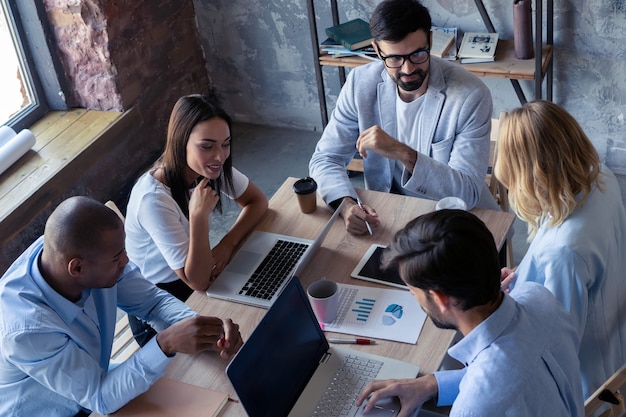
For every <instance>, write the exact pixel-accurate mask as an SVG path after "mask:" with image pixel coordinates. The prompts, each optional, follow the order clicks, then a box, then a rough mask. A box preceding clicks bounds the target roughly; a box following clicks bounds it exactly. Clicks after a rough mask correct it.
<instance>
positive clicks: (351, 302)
mask: <svg viewBox="0 0 626 417" xmlns="http://www.w3.org/2000/svg"><path fill="white" fill-rule="evenodd" d="M338 285H339V314H337V319H335V321H333V322H332V323H324V330H328V331H332V332H337V333H347V334H351V335H355V336H363V337H374V338H377V339H386V340H393V341H396V342H404V343H412V344H415V343H417V338H418V337H419V334H420V332H421V331H422V326H423V325H424V321H425V320H426V313H424V310H422V308H421V307H420V305H419V303H418V302H417V300H416V299H415V298H414V297H413V295H411V293H410V292H408V291H405V290H395V289H386V288H373V287H363V286H359V285H349V284H338Z"/></svg>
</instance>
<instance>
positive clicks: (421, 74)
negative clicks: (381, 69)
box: [391, 68, 429, 91]
mask: <svg viewBox="0 0 626 417" xmlns="http://www.w3.org/2000/svg"><path fill="white" fill-rule="evenodd" d="M428 73H429V72H428V71H424V70H422V69H419V68H418V69H416V70H415V71H413V72H412V73H411V74H405V73H403V72H399V73H397V74H396V76H395V77H391V78H392V79H393V81H394V82H395V83H396V85H397V86H398V87H400V88H401V89H403V90H404V91H415V90H418V89H419V88H420V87H421V86H422V84H424V80H426V77H427V76H428ZM414 75H417V76H418V78H417V79H416V80H415V81H410V82H404V81H402V79H401V78H402V77H412V76H414Z"/></svg>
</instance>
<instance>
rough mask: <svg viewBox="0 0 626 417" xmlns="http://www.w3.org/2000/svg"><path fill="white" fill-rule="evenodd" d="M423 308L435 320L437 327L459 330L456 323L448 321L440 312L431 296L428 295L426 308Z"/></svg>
mask: <svg viewBox="0 0 626 417" xmlns="http://www.w3.org/2000/svg"><path fill="white" fill-rule="evenodd" d="M422 310H424V312H425V313H426V315H427V316H428V318H430V320H431V321H432V322H433V324H434V325H435V327H438V328H440V329H446V330H459V329H457V328H456V326H455V325H454V324H452V323H449V322H447V321H446V320H445V319H444V318H443V317H442V315H441V314H440V313H438V310H437V307H436V306H435V303H434V302H433V300H432V299H431V298H430V296H427V297H426V308H422Z"/></svg>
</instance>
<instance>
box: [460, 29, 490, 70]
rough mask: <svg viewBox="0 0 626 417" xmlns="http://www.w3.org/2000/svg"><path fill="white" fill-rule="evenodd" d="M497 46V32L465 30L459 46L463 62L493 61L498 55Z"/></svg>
mask: <svg viewBox="0 0 626 417" xmlns="http://www.w3.org/2000/svg"><path fill="white" fill-rule="evenodd" d="M497 46H498V34H497V33H486V32H465V34H464V35H463V40H462V41H461V46H460V48H459V57H460V58H461V64H473V63H478V62H492V61H494V59H495V56H496V47H497Z"/></svg>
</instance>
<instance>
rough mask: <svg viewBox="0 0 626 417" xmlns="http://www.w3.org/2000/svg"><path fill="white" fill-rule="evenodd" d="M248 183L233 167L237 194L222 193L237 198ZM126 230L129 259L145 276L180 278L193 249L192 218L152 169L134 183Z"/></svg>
mask: <svg viewBox="0 0 626 417" xmlns="http://www.w3.org/2000/svg"><path fill="white" fill-rule="evenodd" d="M248 183H249V179H248V177H246V176H245V175H244V174H242V173H241V172H240V171H238V170H236V169H235V168H233V191H234V195H229V194H227V193H225V192H224V191H222V194H223V195H224V196H226V197H228V198H230V199H232V200H235V199H237V198H239V197H240V196H241V195H242V194H243V193H244V192H245V191H246V189H247V188H248ZM224 188H225V187H224V186H223V185H222V187H221V189H222V190H224ZM210 227H211V217H210V216H209V228H210ZM124 229H125V231H126V252H127V253H128V258H129V259H130V260H131V262H133V263H134V264H136V265H137V266H138V267H139V269H140V270H141V273H142V274H143V276H145V277H146V278H147V279H149V280H150V281H151V282H153V283H154V284H158V283H165V282H172V281H176V280H177V279H178V275H176V273H175V272H174V270H176V269H180V268H182V267H184V266H185V261H186V259H187V253H188V252H189V220H188V219H187V218H186V217H185V215H184V214H183V212H182V210H181V209H180V207H178V204H176V201H174V199H173V198H172V194H171V192H170V188H169V187H167V186H166V185H164V184H163V183H161V182H160V181H158V180H157V179H155V178H154V177H153V176H152V174H151V173H150V172H146V173H145V174H143V175H142V176H141V177H140V178H139V180H137V183H136V184H135V185H134V186H133V189H132V191H131V193H130V200H129V201H128V207H127V208H126V220H125V223H124ZM207 238H208V237H207Z"/></svg>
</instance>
